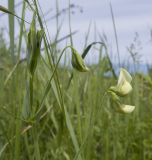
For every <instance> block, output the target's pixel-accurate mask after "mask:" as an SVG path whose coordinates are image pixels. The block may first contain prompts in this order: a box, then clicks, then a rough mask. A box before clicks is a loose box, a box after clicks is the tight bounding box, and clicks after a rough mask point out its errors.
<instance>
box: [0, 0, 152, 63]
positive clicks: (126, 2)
mask: <svg viewBox="0 0 152 160" xmlns="http://www.w3.org/2000/svg"><path fill="white" fill-rule="evenodd" d="M20 1H21V0H16V1H15V2H16V4H17V3H18V2H20ZM39 2H40V4H41V7H42V10H43V12H44V13H45V12H46V11H48V9H50V8H51V9H52V11H51V12H50V13H49V15H47V17H46V19H47V18H49V17H51V16H53V15H54V14H55V12H56V11H55V9H56V6H55V2H56V0H39ZM71 3H73V4H75V5H78V6H81V7H82V8H83V13H80V11H79V10H77V9H75V14H74V15H71V19H72V21H71V25H72V31H75V30H78V33H77V34H76V35H74V37H73V39H74V45H75V47H76V48H77V49H78V50H79V51H82V49H83V46H84V43H85V38H84V36H85V35H86V33H87V30H88V27H89V24H90V22H91V24H92V25H91V31H90V36H89V37H90V38H89V42H92V41H94V38H95V34H94V33H95V32H94V24H95V23H96V26H97V30H98V32H100V33H101V34H103V33H105V34H106V36H107V39H108V43H109V46H110V48H111V49H110V50H111V52H112V54H113V59H115V58H114V57H116V56H115V55H117V52H116V45H115V39H114V30H113V25H112V19H111V14H110V7H109V0H71ZM111 3H112V7H113V12H114V16H115V22H116V28H117V35H118V42H119V50H120V56H121V60H126V59H128V56H129V53H128V52H127V49H126V47H127V46H130V44H131V43H132V42H133V40H134V38H135V33H136V32H137V33H138V35H139V37H138V41H140V42H141V44H140V43H138V44H139V45H140V46H138V47H137V50H138V48H140V47H142V49H139V52H140V54H141V55H142V58H141V60H142V63H144V62H152V58H151V57H152V56H151V55H152V41H150V39H151V34H150V30H151V28H152V1H151V0H111ZM0 4H1V5H4V6H6V7H7V0H1V1H0ZM58 4H59V9H63V8H66V7H68V0H58ZM16 13H17V14H18V15H20V14H21V6H19V7H17V8H16ZM31 17H32V16H31V15H30V14H27V15H26V20H28V21H30V20H31ZM63 20H64V21H63ZM0 21H2V22H3V23H0V27H6V28H7V26H8V24H7V22H8V20H7V16H3V17H0ZM62 21H63V22H64V23H63V26H62V29H61V33H60V36H59V37H62V36H64V35H66V34H68V33H69V27H68V14H65V15H64V16H61V17H60V19H59V22H62ZM17 25H18V24H17V23H16V30H15V33H16V35H17V34H18V32H19V28H18V26H17ZM47 27H48V29H49V32H50V36H51V38H53V37H54V35H55V32H56V21H55V20H50V21H49V22H47ZM6 34H7V33H6ZM97 37H98V35H97ZM97 40H99V39H98V38H97ZM64 45H65V43H64V44H63V43H62V44H59V46H60V47H61V48H62V47H64ZM92 57H93V58H92ZM87 58H88V61H92V60H93V61H95V60H97V56H94V55H91V54H89V56H88V57H87Z"/></svg>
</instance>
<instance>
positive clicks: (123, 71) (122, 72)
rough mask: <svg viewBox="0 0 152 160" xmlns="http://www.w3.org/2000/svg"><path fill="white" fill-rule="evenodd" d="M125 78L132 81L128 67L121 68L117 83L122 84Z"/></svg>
mask: <svg viewBox="0 0 152 160" xmlns="http://www.w3.org/2000/svg"><path fill="white" fill-rule="evenodd" d="M125 80H126V81H127V82H129V83H130V82H131V81H132V77H131V75H130V73H128V71H127V70H126V69H124V68H121V69H120V74H119V79H118V84H117V85H121V84H122V83H123V82H124V81H125Z"/></svg>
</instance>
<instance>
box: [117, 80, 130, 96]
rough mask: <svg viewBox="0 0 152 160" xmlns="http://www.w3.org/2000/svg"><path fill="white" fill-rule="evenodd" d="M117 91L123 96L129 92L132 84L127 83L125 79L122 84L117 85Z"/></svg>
mask: <svg viewBox="0 0 152 160" xmlns="http://www.w3.org/2000/svg"><path fill="white" fill-rule="evenodd" d="M118 88H119V89H118V92H119V94H120V95H122V96H125V95H127V94H129V93H130V92H131V91H132V86H131V84H130V83H128V82H127V81H125V82H124V83H123V84H122V86H119V87H118Z"/></svg>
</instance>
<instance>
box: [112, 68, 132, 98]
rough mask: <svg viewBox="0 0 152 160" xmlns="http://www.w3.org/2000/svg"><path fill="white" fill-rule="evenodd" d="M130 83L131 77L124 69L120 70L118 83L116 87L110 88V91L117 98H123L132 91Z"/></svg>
mask: <svg viewBox="0 0 152 160" xmlns="http://www.w3.org/2000/svg"><path fill="white" fill-rule="evenodd" d="M131 81H132V77H131V75H130V74H129V73H128V72H127V71H126V70H125V69H123V68H121V70H120V75H119V78H118V83H117V85H116V86H112V87H110V90H111V91H113V92H115V93H116V94H117V95H119V96H125V95H127V94H129V93H130V92H131V91H132V86H131V84H130V83H131Z"/></svg>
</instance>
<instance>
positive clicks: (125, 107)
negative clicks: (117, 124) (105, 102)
mask: <svg viewBox="0 0 152 160" xmlns="http://www.w3.org/2000/svg"><path fill="white" fill-rule="evenodd" d="M134 109H135V106H131V105H126V104H119V109H118V111H119V112H122V113H131V112H132V111H133V110H134Z"/></svg>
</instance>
